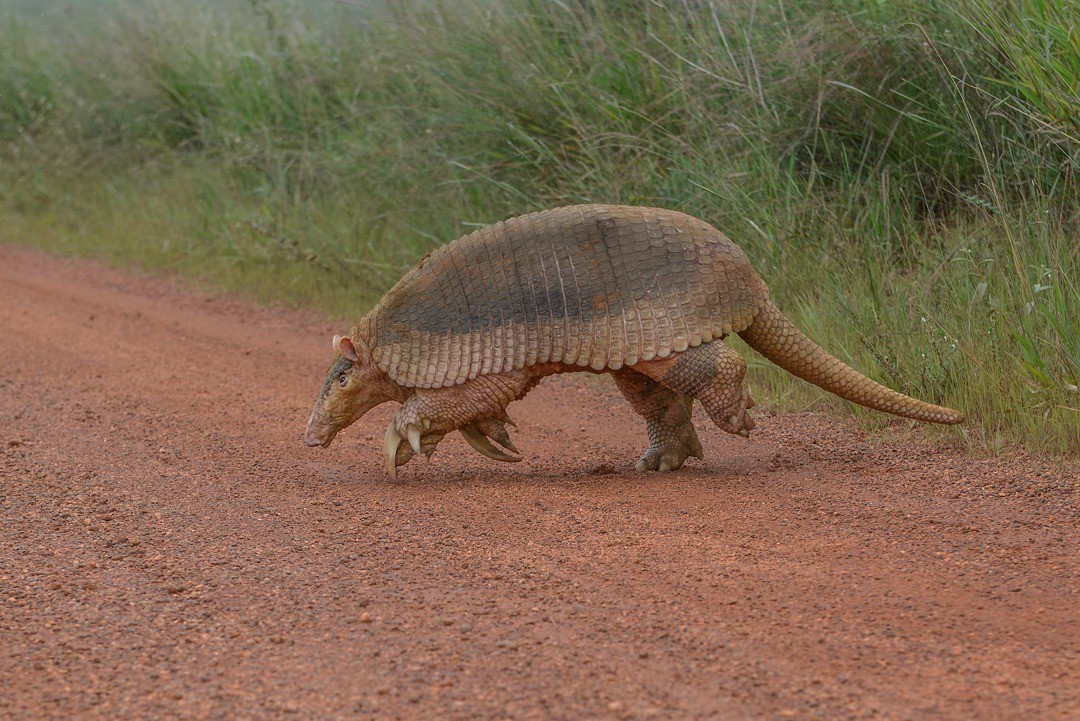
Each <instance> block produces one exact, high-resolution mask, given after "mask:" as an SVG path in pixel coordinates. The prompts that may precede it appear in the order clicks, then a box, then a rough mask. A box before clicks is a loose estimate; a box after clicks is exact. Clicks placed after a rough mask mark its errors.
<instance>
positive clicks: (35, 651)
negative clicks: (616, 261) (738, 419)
mask: <svg viewBox="0 0 1080 721" xmlns="http://www.w3.org/2000/svg"><path fill="white" fill-rule="evenodd" d="M342 327H343V326H338V327H333V326H332V325H331V324H330V323H328V322H327V321H326V320H325V319H320V318H318V317H316V316H313V315H305V314H302V313H297V312H294V311H287V310H281V309H274V310H270V309H265V308H259V307H257V306H255V305H253V304H250V303H247V302H243V301H238V300H235V299H228V298H208V297H204V296H202V295H199V294H197V293H194V292H192V291H190V290H185V289H183V288H181V287H180V286H178V285H175V284H171V283H168V282H164V281H160V280H155V279H152V278H147V277H137V276H133V275H130V274H125V273H121V272H117V271H113V270H109V269H106V268H104V267H102V266H100V265H97V264H93V263H88V262H81V261H80V262H72V261H63V260H56V259H52V258H48V257H46V256H44V255H42V254H40V253H38V252H35V251H27V250H17V249H12V248H0V521H2V524H3V525H2V531H0V718H5V719H31V718H33V719H37V718H57V719H73V718H79V719H97V718H100V719H121V718H133V719H144V718H207V719H218V718H227V719H245V718H252V719H255V718H279V717H280V718H302V719H335V718H380V719H383V718H385V719H394V718H401V719H414V718H415V719H470V718H480V719H489V718H491V719H516V718H536V719H580V718H590V719H605V718H611V719H645V718H656V719H684V718H686V719H690V718H693V719H697V718H716V719H774V718H789V717H790V718H819V719H845V718H869V717H878V718H888V719H1076V718H1080V694H1078V690H1077V689H1078V688H1080V685H1078V683H1077V679H1078V673H1077V672H1078V640H1080V624H1078V617H1077V591H1078V584H1077V577H1078V573H1077V571H1078V564H1077V537H1078V536H1077V526H1078V524H1077V504H1076V496H1075V491H1076V487H1075V480H1076V475H1075V474H1076V472H1077V468H1076V466H1075V465H1072V466H1066V467H1062V465H1061V464H1054V463H1052V462H1050V461H1048V460H1046V459H1040V458H1035V457H1021V458H1009V459H1005V460H1002V459H978V458H971V457H969V456H967V455H965V454H964V453H963V452H960V451H955V450H948V449H945V448H941V447H935V446H934V445H932V444H930V443H928V442H927V441H925V440H923V434H922V431H921V428H919V427H915V426H913V424H911V423H909V422H906V421H904V422H898V423H896V424H894V425H893V426H891V427H890V428H889V429H887V430H886V431H885V432H884V433H870V432H866V431H863V430H859V429H857V428H854V427H852V426H851V424H849V423H847V422H845V421H843V420H840V419H835V418H829V417H820V416H816V415H813V414H791V415H770V414H768V413H762V412H758V413H757V414H756V417H757V422H758V430H757V431H755V433H754V436H753V438H752V439H751V440H749V441H747V440H744V439H741V438H737V437H734V436H728V435H725V434H723V433H722V432H720V431H718V430H716V429H715V428H713V427H712V426H711V425H708V424H707V423H706V422H705V421H704V419H703V414H699V415H701V416H702V419H701V420H699V423H698V428H699V433H700V434H701V436H702V441H703V443H704V445H705V449H706V460H705V461H704V462H696V461H691V462H690V463H688V464H687V467H686V468H685V469H683V470H682V471H679V472H676V473H670V474H657V473H646V474H639V473H636V472H634V471H633V465H634V462H635V460H636V459H637V457H638V455H639V454H640V452H641V451H642V450H643V446H644V442H645V433H644V425H643V423H642V422H641V421H640V420H639V419H638V418H637V417H636V416H634V415H633V414H632V412H631V411H630V409H629V407H628V406H627V405H626V403H625V402H624V401H623V400H622V399H621V398H620V397H619V396H618V394H617V392H616V391H615V390H614V388H613V386H612V385H611V384H610V383H608V382H606V380H605V382H597V381H596V380H592V379H590V378H588V377H586V378H574V377H566V376H564V377H561V378H557V379H550V380H548V381H545V382H544V384H543V385H542V386H541V387H540V388H538V389H536V390H534V391H533V392H532V394H531V395H530V396H529V397H528V398H527V399H526V400H524V401H521V402H519V403H516V404H514V405H513V406H512V407H511V413H512V415H513V416H514V418H515V420H516V421H517V423H518V426H519V430H518V431H517V432H516V433H515V434H514V439H515V442H516V443H517V445H518V447H519V448H521V450H522V451H523V452H524V454H525V457H526V460H525V461H524V462H522V463H519V464H516V465H510V464H498V463H495V462H493V461H490V460H488V459H486V458H483V457H481V456H479V455H478V454H476V453H475V452H473V451H472V449H470V448H469V447H468V446H466V445H465V443H464V442H463V441H462V440H461V439H460V438H457V437H455V438H453V439H448V440H447V441H446V442H444V443H443V445H442V446H441V447H440V449H439V451H438V453H436V455H435V457H434V459H433V460H432V462H430V463H424V462H413V463H410V464H409V465H407V466H405V467H403V468H402V469H400V470H399V474H400V478H401V480H400V481H399V482H398V483H396V484H392V483H389V482H387V480H386V478H385V476H384V474H383V470H382V459H381V454H380V447H381V441H382V434H383V430H384V429H385V427H386V423H387V421H388V419H389V417H390V414H391V413H392V412H393V408H392V407H390V406H389V405H388V406H387V407H383V408H379V409H376V411H374V412H372V413H371V414H370V415H369V416H368V417H367V418H365V419H364V420H363V421H361V422H360V423H358V424H357V425H356V426H354V427H353V428H350V429H349V430H347V431H346V432H344V433H343V434H342V435H341V436H340V437H339V439H338V440H337V441H336V442H335V444H334V446H333V447H332V448H331V449H329V450H326V449H319V448H316V449H309V448H305V447H304V445H303V443H302V442H301V432H302V430H303V428H304V423H305V421H306V420H307V416H308V413H309V411H310V404H311V403H312V401H313V400H314V397H315V393H316V391H317V390H318V388H319V385H320V383H321V381H322V374H323V371H324V369H325V367H326V364H327V362H328V361H329V358H330V355H331V350H330V337H331V335H332V333H333V332H334V331H335V330H337V331H340V330H341V328H342Z"/></svg>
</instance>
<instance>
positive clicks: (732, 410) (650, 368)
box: [634, 340, 754, 438]
mask: <svg viewBox="0 0 1080 721" xmlns="http://www.w3.org/2000/svg"><path fill="white" fill-rule="evenodd" d="M634 368H635V369H636V370H639V371H641V372H642V373H644V374H646V375H648V376H649V377H650V378H653V379H654V380H657V381H659V382H660V383H662V384H664V385H665V386H667V387H669V388H673V389H675V390H677V391H679V392H681V393H685V394H686V395H688V396H691V397H693V398H696V399H697V400H699V401H701V405H702V406H703V407H704V408H705V412H706V413H708V414H709V418H711V419H712V421H713V423H715V424H716V425H717V426H718V427H719V428H720V429H721V430H725V431H727V432H728V433H734V434H735V435H739V436H743V437H744V438H745V437H747V436H749V435H750V431H752V430H753V429H754V420H753V419H752V418H751V417H750V414H749V413H748V412H747V411H748V410H749V409H750V408H753V407H754V399H753V397H752V396H751V395H750V391H749V389H748V388H747V387H746V384H745V383H743V377H744V376H745V375H746V361H745V360H743V357H742V356H740V355H739V354H738V353H736V352H735V351H733V350H731V349H730V348H728V347H727V346H726V345H724V344H723V342H721V341H719V340H717V341H713V342H711V343H702V344H701V345H699V346H696V347H694V348H689V349H687V350H685V351H683V352H682V353H679V354H677V355H673V356H671V357H669V358H665V359H663V360H654V361H649V362H647V363H639V364H638V365H636V366H634Z"/></svg>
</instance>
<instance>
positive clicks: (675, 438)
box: [612, 369, 705, 471]
mask: <svg viewBox="0 0 1080 721" xmlns="http://www.w3.org/2000/svg"><path fill="white" fill-rule="evenodd" d="M612 375H613V376H614V377H615V384H616V385H618V387H619V390H620V391H622V394H623V395H624V396H625V397H626V400H628V401H629V402H630V405H631V406H632V407H633V409H634V410H635V411H637V413H638V414H639V415H641V416H642V417H643V418H645V426H646V429H647V430H648V433H649V448H648V450H646V451H645V455H643V456H642V457H641V460H639V461H638V462H637V469H638V470H639V471H673V470H675V469H677V468H679V467H681V466H682V464H683V463H684V462H685V461H686V459H687V458H689V457H690V456H694V457H695V458H698V459H700V458H704V457H705V454H704V452H703V451H702V448H701V441H700V440H698V437H697V432H696V431H695V430H694V424H693V423H692V422H691V421H690V414H691V412H692V410H693V402H694V399H693V398H690V397H689V396H686V395H683V394H682V393H679V392H678V391H674V390H672V389H671V388H668V387H666V386H664V385H662V384H660V383H658V382H656V381H655V380H653V379H651V378H649V377H648V376H645V375H642V374H641V373H638V372H637V371H634V370H629V369H627V370H621V371H618V372H615V373H613V374H612Z"/></svg>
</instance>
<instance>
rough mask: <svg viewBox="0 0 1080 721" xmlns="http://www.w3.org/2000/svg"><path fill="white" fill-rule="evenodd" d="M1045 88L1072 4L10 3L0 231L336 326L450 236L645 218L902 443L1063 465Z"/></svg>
mask: <svg viewBox="0 0 1080 721" xmlns="http://www.w3.org/2000/svg"><path fill="white" fill-rule="evenodd" d="M1078 93H1080V0H1015V1H1014V2H1008V3H1002V2H999V1H998V0H949V1H947V2H946V1H943V0H898V1H897V2H875V1H874V0H828V1H827V2H819V1H817V0H762V1H761V2H739V1H736V0H712V1H709V0H699V1H692V0H663V1H662V2H644V1H642V2H637V1H633V2H631V1H621V2H615V1H608V2H601V1H594V2H580V1H578V0H505V1H501V2H494V1H493V0H458V1H456V2H450V1H449V0H447V1H445V2H420V1H419V0H416V1H415V2H405V3H401V2H395V3H385V4H384V3H379V2H370V3H369V2H359V1H356V2H354V1H353V0H349V1H346V0H339V1H338V2H331V1H330V0H325V1H323V0H304V1H297V2H287V1H284V0H283V1H276V0H250V1H249V2H242V1H240V0H225V1H223V2H210V1H209V0H183V1H181V2H165V1H164V0H160V1H158V2H150V3H146V2H135V0H100V2H96V3H93V2H89V3H82V4H74V5H73V4H71V3H67V2H65V3H60V2H47V1H45V0H40V1H36V2H29V0H25V1H24V0H15V1H14V3H13V4H12V5H10V6H8V8H7V9H6V10H0V242H5V243H18V244H29V245H36V246H40V247H43V248H46V249H48V250H50V251H51V252H55V253H60V254H71V255H80V256H89V257H94V258H101V259H104V260H107V261H109V262H111V263H115V264H120V265H133V266H137V267H140V268H145V269H149V270H152V271H155V272H165V273H170V274H173V273H175V274H180V275H183V276H187V277H192V278H195V279H197V280H199V281H201V282H204V283H206V284H208V285H209V286H211V287H215V288H223V289H230V290H240V291H243V292H247V293H251V294H254V295H255V296H257V297H259V298H261V299H264V300H267V301H286V302H289V303H292V304H296V305H305V306H312V307H317V308H320V309H323V310H325V311H327V312H329V313H332V314H335V315H342V316H347V317H353V318H355V317H359V316H360V315H361V314H362V313H363V312H365V311H366V310H367V309H368V308H370V307H371V305H372V304H373V303H374V301H376V300H377V299H378V297H379V296H380V295H381V294H382V292H383V291H385V290H386V289H387V288H388V287H389V286H390V285H391V284H392V283H393V282H394V281H395V280H396V279H397V278H398V277H399V276H400V275H401V273H402V272H403V271H404V270H405V269H406V268H407V267H408V266H409V265H410V264H411V263H412V262H414V261H415V260H416V259H418V258H419V257H420V256H421V255H423V254H424V253H425V252H427V251H428V250H430V249H431V248H432V247H434V246H436V245H439V244H441V243H444V242H446V241H449V240H451V239H453V238H454V237H456V236H458V235H460V234H462V233H465V232H468V231H470V230H472V229H474V228H476V227H478V226H480V225H483V224H486V223H489V222H493V221H496V220H500V219H503V218H505V217H508V216H511V215H516V214H519V213H523V212H527V211H531V210H536V209H540V208H544V207H550V206H555V205H560V204H568V203H580V202H619V203H630V204H647V205H657V206H663V207H668V208H675V209H678V210H682V211H685V212H688V213H691V214H693V215H696V216H698V217H701V218H703V219H705V220H707V221H709V222H710V223H712V224H713V225H715V226H717V227H719V228H721V229H722V230H724V231H725V232H726V233H727V234H728V235H729V236H730V237H732V238H733V239H735V240H736V242H738V243H739V244H740V245H742V247H743V248H745V249H746V251H747V253H748V254H749V255H750V257H751V259H752V260H753V262H754V264H755V266H756V268H757V269H758V270H759V272H760V273H761V274H762V276H763V277H764V278H765V280H766V282H768V283H769V285H770V287H771V288H772V291H773V296H774V298H775V299H776V300H777V301H778V303H779V304H780V306H781V307H782V308H784V309H785V312H787V313H788V315H790V316H791V317H792V319H793V320H794V321H795V322H796V323H797V324H798V325H800V326H801V327H802V328H803V329H804V330H805V331H806V332H807V333H808V334H809V335H810V336H811V337H813V338H815V339H816V340H818V341H819V342H820V343H821V344H822V345H823V346H824V347H825V348H827V349H829V350H830V351H831V352H832V353H834V354H836V355H838V356H840V357H841V358H844V359H845V360H847V361H848V362H850V363H851V364H852V365H853V366H855V367H857V368H859V369H861V370H863V371H864V372H867V373H868V374H869V375H872V376H873V377H875V378H876V379H879V380H881V381H883V382H885V383H887V384H889V385H891V386H893V387H895V388H897V389H899V390H902V391H904V392H905V393H909V394H911V395H915V396H917V397H920V398H924V399H926V400H929V401H933V402H937V403H942V404H945V405H949V406H952V407H955V408H959V409H962V410H963V411H964V412H965V413H967V414H968V416H969V419H970V420H969V422H968V423H967V424H966V425H965V426H963V427H961V428H959V429H939V430H934V431H932V432H934V433H938V434H940V435H941V436H942V437H943V438H949V437H951V438H953V439H954V440H955V442H957V443H964V444H970V445H971V447H973V448H975V449H978V450H981V451H982V450H988V451H991V452H998V451H1007V450H1008V449H1011V448H1015V447H1017V446H1025V447H1027V448H1029V449H1031V450H1036V451H1047V452H1053V453H1069V454H1075V453H1080V393H1078V391H1077V385H1078V384H1080V182H1078V181H1080V98H1078ZM742 349H743V350H745V347H744V348H742ZM747 353H748V354H749V353H750V352H749V351H747ZM751 365H752V378H751V383H752V384H753V386H754V387H755V389H757V392H756V396H757V397H758V399H759V400H763V399H767V403H768V404H772V405H775V406H778V407H781V408H785V409H806V408H815V409H817V408H829V409H831V410H833V411H834V412H838V413H844V414H852V415H856V416H858V417H859V418H860V420H861V422H863V423H866V424H873V425H878V426H882V425H887V424H888V423H890V421H889V419H887V418H884V417H882V416H880V415H875V414H871V413H869V412H865V413H864V412H863V411H861V410H854V409H853V408H852V406H851V405H849V404H845V403H843V402H842V401H837V400H834V399H832V398H831V397H828V396H826V395H825V394H823V393H820V392H818V391H817V390H816V389H813V388H811V387H809V386H807V385H806V384H804V383H801V382H799V381H796V380H795V379H793V378H791V377H790V376H787V375H786V374H784V373H783V372H782V371H779V370H777V369H775V368H773V367H772V366H771V365H769V364H768V363H767V362H765V361H763V360H761V359H757V361H756V362H755V361H751Z"/></svg>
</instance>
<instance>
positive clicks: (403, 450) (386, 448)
mask: <svg viewBox="0 0 1080 721" xmlns="http://www.w3.org/2000/svg"><path fill="white" fill-rule="evenodd" d="M401 425H402V423H401V419H400V418H398V416H395V417H394V418H393V419H392V420H391V421H390V425H388V426H387V427H386V436H385V437H384V438H383V461H384V463H385V464H386V475H388V476H390V480H391V481H396V480H397V467H398V466H403V465H405V464H406V463H408V462H409V461H411V460H412V458H413V456H418V455H421V454H423V455H424V456H425V457H427V458H431V454H432V453H434V452H435V449H436V448H437V447H438V445H439V441H441V440H442V439H443V436H444V435H446V434H445V433H441V432H437V431H432V430H430V423H428V424H426V425H428V426H429V430H426V431H421V430H420V427H421V426H422V425H425V424H424V423H423V422H419V423H405V424H404V429H403V430H404V431H405V437H404V438H402V433H401V430H399V428H400V426H401ZM406 439H407V440H408V442H407V443H404V442H403V441H404V440H406Z"/></svg>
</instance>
